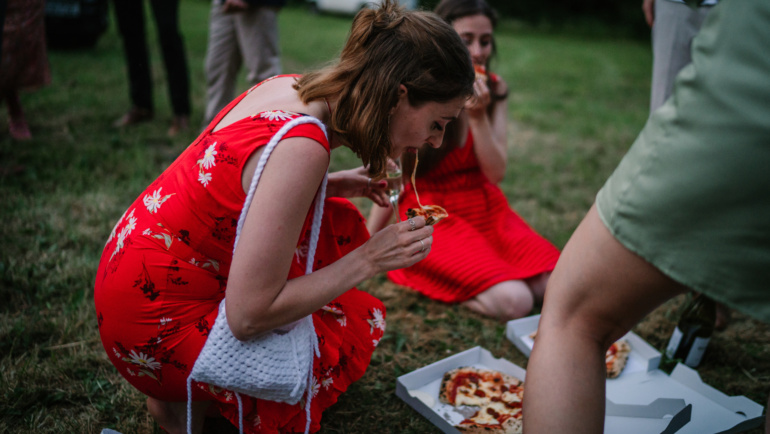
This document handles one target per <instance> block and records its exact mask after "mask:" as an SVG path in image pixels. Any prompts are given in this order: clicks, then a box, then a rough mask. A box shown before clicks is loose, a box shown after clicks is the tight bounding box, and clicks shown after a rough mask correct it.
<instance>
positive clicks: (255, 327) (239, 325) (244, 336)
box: [227, 312, 269, 342]
mask: <svg viewBox="0 0 770 434" xmlns="http://www.w3.org/2000/svg"><path fill="white" fill-rule="evenodd" d="M254 317H257V316H251V315H238V314H235V313H233V314H231V313H230V312H227V325H228V326H229V327H230V332H232V334H233V336H234V337H235V339H238V340H239V341H244V342H245V341H248V340H251V339H254V338H255V337H257V336H259V335H260V334H262V333H264V332H266V331H268V330H269V328H268V327H267V326H266V325H265V324H262V323H260V322H259V321H253V320H251V318H254Z"/></svg>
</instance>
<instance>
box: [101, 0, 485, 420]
mask: <svg viewBox="0 0 770 434" xmlns="http://www.w3.org/2000/svg"><path fill="white" fill-rule="evenodd" d="M437 40H438V41H441V43H439V44H436V43H435V42H436V41H437ZM394 53H395V54H394ZM383 71H387V72H388V73H387V74H382V72H383ZM450 71H451V72H450ZM472 84H473V72H472V65H471V63H470V58H469V57H468V52H467V50H466V49H465V47H464V46H463V44H462V42H461V41H460V39H459V37H458V36H457V34H456V33H455V32H454V31H453V30H452V29H451V27H449V26H448V25H446V24H445V23H444V22H443V21H442V20H440V19H439V18H437V17H435V16H434V15H432V14H429V13H424V12H405V11H403V10H402V9H400V8H399V7H398V6H397V4H396V3H394V2H392V1H386V2H384V3H383V5H382V6H381V7H380V8H379V9H366V10H363V11H362V12H360V13H359V14H358V15H357V17H356V18H355V20H354V22H353V27H352V29H351V34H350V37H349V40H348V42H347V44H346V46H345V48H344V50H343V52H342V54H341V56H340V59H339V61H338V62H337V63H335V64H333V65H330V66H328V67H326V68H324V69H321V70H319V71H315V72H311V73H308V74H305V75H303V76H301V77H299V76H279V77H274V78H272V79H270V80H267V81H265V82H263V83H260V84H259V85H257V86H255V87H254V88H252V89H250V90H249V91H248V92H246V93H244V94H243V95H241V96H240V97H239V98H237V99H236V100H235V101H233V102H232V103H231V104H230V105H229V106H228V107H226V108H225V109H224V110H223V111H222V112H221V113H220V114H219V115H218V116H217V117H216V118H215V119H214V121H213V122H212V123H211V125H210V126H209V127H208V128H207V129H206V130H205V131H204V132H203V133H202V134H201V135H200V137H198V139H196V140H195V141H194V142H193V143H192V144H191V145H190V146H189V147H188V148H187V149H186V150H185V151H184V152H183V153H182V154H181V155H180V156H179V157H178V158H177V159H176V161H174V162H173V163H172V164H171V165H170V166H169V167H168V168H167V169H166V171H165V172H163V174H161V175H160V176H159V177H158V178H157V179H156V180H155V181H154V182H153V183H152V184H150V186H149V187H148V188H147V189H146V190H145V191H144V192H143V193H142V194H140V195H139V197H138V198H137V199H136V200H135V201H134V203H133V204H132V205H131V206H130V207H129V208H128V210H127V211H126V212H125V214H124V215H123V216H122V217H121V218H120V220H119V221H118V223H117V225H116V226H115V229H114V230H113V233H112V234H111V236H110V238H109V240H108V241H107V245H106V246H105V249H104V253H103V255H102V259H101V262H100V265H99V269H98V274H97V276H96V284H95V293H94V299H95V304H96V313H97V318H98V324H99V331H100V335H101V338H102V343H103V345H104V347H105V350H106V351H107V353H108V355H109V357H110V360H111V361H112V363H113V364H114V365H115V366H116V368H117V369H118V371H119V372H120V373H121V374H122V375H123V376H124V377H125V378H126V379H127V380H128V381H129V382H130V383H131V384H132V385H133V386H134V387H136V388H137V389H138V390H140V391H141V392H142V393H144V394H146V395H147V396H148V399H147V405H148V408H149V411H150V413H151V414H152V416H153V417H154V418H155V420H156V421H157V422H158V423H159V424H160V425H161V426H162V427H163V428H164V429H166V430H167V431H169V432H184V431H185V428H186V402H185V400H186V398H187V396H186V380H187V377H188V376H189V374H190V371H191V369H192V366H193V365H194V363H195V360H196V358H197V356H198V354H199V353H200V350H201V348H202V347H203V345H204V343H205V342H206V338H207V336H208V332H209V330H210V329H211V326H212V324H213V323H214V320H215V318H216V316H217V310H218V309H217V308H218V305H219V303H220V301H221V300H222V299H223V298H224V297H225V294H226V295H227V297H226V298H225V301H226V305H227V307H226V310H227V323H228V325H229V327H230V329H231V331H232V333H233V335H234V336H235V337H236V338H238V339H240V340H248V339H250V338H253V337H255V336H258V335H259V334H260V333H263V332H265V331H269V330H272V329H275V328H277V327H281V326H284V325H286V324H289V323H292V322H294V321H296V320H299V319H301V318H303V317H306V316H307V315H311V314H312V318H313V322H314V326H315V330H316V333H317V335H318V341H319V348H320V357H317V358H315V360H314V366H313V368H314V369H313V370H314V372H313V374H314V378H315V379H316V383H315V384H313V385H312V386H311V388H310V390H309V392H308V393H312V394H313V399H312V401H311V405H310V418H311V425H310V430H311V431H317V430H318V429H319V428H320V420H321V413H322V412H323V410H324V409H326V408H327V407H328V406H330V405H332V404H333V403H334V402H336V400H337V398H338V396H339V395H340V394H341V393H342V392H344V391H345V390H346V389H347V387H348V386H349V385H350V384H351V383H352V382H353V381H356V380H357V379H358V378H360V377H361V376H362V375H363V373H364V371H365V370H366V367H367V366H368V364H369V361H370V358H371V355H372V352H373V351H374V349H375V347H376V345H377V343H378V341H379V340H380V339H381V338H382V335H383V331H384V329H385V309H384V306H383V305H382V303H381V302H380V301H379V300H377V299H376V298H374V297H372V296H371V295H369V294H366V293H363V292H361V291H359V290H357V289H355V288H354V286H355V285H356V284H358V283H359V282H361V281H363V280H366V279H368V278H371V277H373V276H374V275H376V274H378V273H381V272H385V271H389V270H393V269H396V268H401V267H405V266H409V265H412V264H414V263H415V262H417V261H420V260H422V259H424V258H425V257H426V256H427V254H428V253H429V252H430V247H431V243H432V237H431V233H432V228H431V227H430V226H426V225H425V221H424V220H423V219H422V218H416V219H413V220H411V221H409V222H403V223H402V224H400V225H393V226H391V227H390V228H388V229H387V230H384V231H382V232H381V233H379V234H377V235H376V236H374V237H371V238H369V235H368V231H367V230H366V227H365V224H364V219H363V217H362V216H361V215H360V213H359V212H358V211H357V209H356V208H355V207H354V206H353V205H352V204H351V203H350V202H349V201H347V200H346V199H341V198H342V197H352V196H362V195H363V196H367V197H369V198H371V199H372V200H373V201H374V202H375V203H378V204H384V203H385V201H386V193H385V187H386V186H385V185H384V183H377V182H372V181H371V178H370V177H369V176H375V177H376V176H377V175H378V174H380V173H381V172H382V169H383V167H384V163H385V160H386V158H388V157H397V156H399V155H400V154H402V153H403V152H406V151H409V152H416V151H417V149H419V148H421V147H423V146H426V145H428V146H439V145H440V143H441V141H442V136H443V130H444V128H445V127H446V125H447V123H449V122H450V121H451V120H453V119H454V118H456V117H457V116H458V115H459V112H460V109H461V107H462V106H463V104H464V102H465V100H466V99H467V98H468V97H469V96H470V94H471V93H472ZM305 116H310V117H313V118H315V119H317V120H319V121H320V122H323V124H324V125H325V131H324V129H323V128H321V127H320V126H319V125H318V124H316V123H305V124H301V125H298V126H295V127H294V128H292V129H290V130H289V131H288V133H287V134H286V135H284V136H283V138H282V139H281V140H280V142H279V143H278V146H277V147H276V148H275V149H274V151H273V152H272V154H271V155H270V159H269V160H268V163H267V164H266V166H265V168H264V171H263V172H262V176H261V178H260V181H259V184H258V187H257V188H256V191H255V192H254V196H253V200H252V202H251V205H250V206H249V208H248V213H247V216H246V219H245V222H244V224H243V227H242V230H241V231H240V233H239V237H240V238H239V242H238V244H237V249H236V251H235V252H234V253H233V252H232V250H233V245H234V240H235V236H236V226H237V223H238V219H239V216H240V214H241V211H242V208H243V204H244V201H245V199H246V194H247V193H246V192H247V191H248V190H249V184H250V182H251V179H252V175H253V174H254V172H255V169H256V165H257V161H258V160H259V156H260V155H261V154H262V152H263V150H264V147H263V146H264V145H265V144H266V143H267V142H268V141H269V140H270V139H271V138H272V137H273V135H274V134H275V133H276V132H277V131H278V130H279V129H280V128H281V127H282V126H284V125H285V124H286V123H288V122H290V121H291V120H293V119H297V118H300V117H305ZM325 132H327V133H328V138H327V135H326V134H325ZM339 146H347V147H349V148H351V149H352V150H353V151H354V152H356V153H357V154H358V155H360V156H361V159H362V161H363V163H364V165H365V166H368V168H369V173H367V171H366V170H364V169H363V168H359V169H353V170H348V171H343V172H337V173H332V174H330V175H329V182H328V186H327V192H326V195H327V197H328V199H327V200H326V203H325V209H324V215H323V219H322V225H321V235H320V239H319V241H318V249H317V252H316V254H315V261H314V264H313V272H312V273H310V274H308V275H305V274H304V270H305V257H306V253H307V246H308V233H309V225H308V222H309V220H310V219H311V216H312V213H309V210H311V209H312V205H313V202H314V197H315V196H316V192H317V190H318V189H319V186H320V184H321V181H322V178H323V176H324V174H325V172H326V170H327V168H328V164H329V158H330V154H329V153H330V152H331V150H333V149H335V148H337V147H339ZM192 398H193V401H194V403H193V406H192V410H193V411H192V422H193V430H194V431H196V432H200V430H201V428H202V423H203V419H204V416H205V414H206V413H207V412H211V411H213V410H217V411H218V412H219V413H220V414H222V415H224V416H225V417H226V418H228V419H229V420H230V421H231V422H233V423H234V424H235V425H236V426H237V425H238V405H237V402H236V399H235V396H234V393H233V392H231V391H229V390H223V389H220V388H217V387H215V386H212V385H209V384H204V383H198V382H193V396H192ZM303 404H304V401H300V403H298V404H296V405H289V404H285V403H278V402H272V401H267V400H261V399H254V398H249V397H248V396H243V416H244V430H245V431H246V432H264V433H272V432H294V431H303V430H304V429H305V426H306V413H305V409H304V408H303Z"/></svg>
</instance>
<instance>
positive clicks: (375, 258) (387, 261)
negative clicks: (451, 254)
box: [359, 217, 433, 273]
mask: <svg viewBox="0 0 770 434" xmlns="http://www.w3.org/2000/svg"><path fill="white" fill-rule="evenodd" d="M432 234H433V226H427V225H426V224H425V219H424V218H422V217H414V218H410V219H407V220H405V221H402V222H400V223H396V224H393V225H390V226H388V227H386V228H385V229H383V230H381V231H379V232H377V233H375V234H374V235H372V238H370V239H369V241H367V242H366V243H365V244H364V245H363V246H361V247H359V249H361V252H362V254H363V255H364V256H365V258H366V259H367V261H369V262H370V263H371V264H372V265H373V267H374V269H375V270H378V272H379V273H382V272H385V271H391V270H396V269H399V268H405V267H409V266H411V265H413V264H415V263H416V262H418V261H421V260H423V259H425V257H426V256H428V253H430V249H431V246H432V245H433V235H432Z"/></svg>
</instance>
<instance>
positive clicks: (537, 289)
mask: <svg viewBox="0 0 770 434" xmlns="http://www.w3.org/2000/svg"><path fill="white" fill-rule="evenodd" d="M550 278H551V272H550V271H546V272H545V273H540V274H538V275H537V276H533V277H530V278H529V279H526V280H525V281H526V282H527V285H529V289H531V290H532V295H533V296H534V297H535V303H538V304H541V303H543V297H545V287H546V286H547V285H548V279H550Z"/></svg>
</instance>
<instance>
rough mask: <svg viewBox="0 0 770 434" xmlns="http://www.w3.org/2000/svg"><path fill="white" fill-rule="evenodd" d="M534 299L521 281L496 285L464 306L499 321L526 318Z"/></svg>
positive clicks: (527, 287)
mask: <svg viewBox="0 0 770 434" xmlns="http://www.w3.org/2000/svg"><path fill="white" fill-rule="evenodd" d="M534 303H535V301H534V297H533V295H532V292H531V291H530V290H529V286H528V285H527V284H526V283H524V282H523V281H521V280H510V281H506V282H501V283H498V284H497V285H494V286H492V287H490V288H489V289H487V290H486V291H484V292H482V293H481V294H479V295H477V296H476V297H474V298H473V299H471V300H468V301H467V302H466V303H465V305H466V306H467V307H468V308H470V309H471V310H474V311H476V312H479V313H481V314H483V315H487V316H490V317H493V318H496V319H498V320H500V321H510V320H512V319H516V318H521V317H523V316H526V315H527V314H529V313H530V312H531V311H532V307H534Z"/></svg>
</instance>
